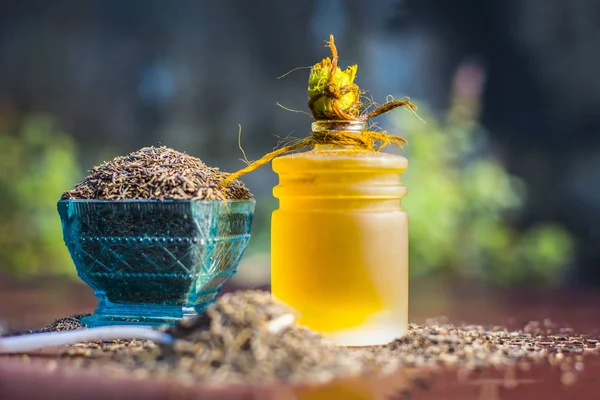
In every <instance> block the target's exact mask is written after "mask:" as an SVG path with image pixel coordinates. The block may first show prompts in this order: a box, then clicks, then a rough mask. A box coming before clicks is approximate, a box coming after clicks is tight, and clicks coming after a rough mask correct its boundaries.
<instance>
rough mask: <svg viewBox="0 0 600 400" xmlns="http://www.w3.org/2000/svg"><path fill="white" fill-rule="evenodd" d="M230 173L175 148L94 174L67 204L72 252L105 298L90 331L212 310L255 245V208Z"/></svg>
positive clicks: (145, 153)
mask: <svg viewBox="0 0 600 400" xmlns="http://www.w3.org/2000/svg"><path fill="white" fill-rule="evenodd" d="M226 176H227V174H226V173H224V172H221V171H219V170H218V169H216V168H211V167H208V166H206V165H205V164H204V163H203V162H202V161H200V160H199V159H197V158H194V157H191V156H189V155H187V154H185V153H180V152H177V151H174V150H172V149H169V148H166V147H158V148H155V147H147V148H143V149H141V150H139V151H137V152H134V153H131V154H129V155H127V156H125V157H117V158H115V159H114V160H112V161H109V162H105V163H103V164H102V165H100V166H97V167H95V168H93V169H92V170H91V171H90V174H89V175H88V176H87V177H86V178H85V179H84V180H83V181H81V182H80V183H78V184H77V185H76V186H75V187H74V188H73V189H72V190H70V191H67V192H65V193H64V194H63V196H62V198H61V200H60V201H59V202H58V211H59V214H60V217H61V220H62V225H63V236H64V239H65V243H66V245H67V247H68V249H69V251H70V253H71V257H72V259H73V261H74V263H75V266H76V268H77V272H78V274H79V276H80V278H81V279H82V280H84V281H85V282H86V283H87V284H88V285H90V286H91V287H92V288H93V289H94V292H95V294H96V297H97V298H98V307H97V309H96V311H95V313H94V315H92V316H90V317H86V318H84V320H83V323H84V324H86V325H88V326H99V325H111V324H124V323H127V324H143V325H163V324H170V323H173V322H175V321H177V320H179V319H181V318H182V317H184V316H189V315H195V314H197V313H199V312H201V311H202V310H203V309H204V308H206V306H208V305H209V304H211V303H212V302H213V301H214V300H215V298H216V296H217V295H218V293H219V292H220V290H221V287H222V285H223V283H224V282H226V281H227V280H228V279H229V278H231V277H232V276H233V275H234V274H235V272H236V268H237V265H238V264H239V261H240V258H241V256H242V254H243V251H244V249H245V247H246V244H247V243H248V240H249V238H250V228H251V224H252V216H253V212H254V204H255V202H254V200H252V195H251V193H250V192H249V191H248V189H246V187H245V186H244V185H243V184H242V183H241V182H239V181H233V182H231V183H230V184H228V185H227V186H226V187H221V186H220V185H219V183H220V182H221V181H222V180H223V179H225V177H226Z"/></svg>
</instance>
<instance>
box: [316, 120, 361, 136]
mask: <svg viewBox="0 0 600 400" xmlns="http://www.w3.org/2000/svg"><path fill="white" fill-rule="evenodd" d="M311 128H312V131H313V132H355V133H360V132H363V131H365V130H367V123H366V122H365V121H361V120H355V121H347V120H322V121H315V122H313V123H312V125H311Z"/></svg>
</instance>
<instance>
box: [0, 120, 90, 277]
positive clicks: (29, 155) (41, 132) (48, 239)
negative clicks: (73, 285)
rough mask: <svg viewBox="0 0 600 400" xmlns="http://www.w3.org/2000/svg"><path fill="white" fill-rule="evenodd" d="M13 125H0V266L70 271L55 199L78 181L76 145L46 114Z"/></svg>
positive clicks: (25, 271)
mask: <svg viewBox="0 0 600 400" xmlns="http://www.w3.org/2000/svg"><path fill="white" fill-rule="evenodd" d="M12 125H16V126H15V127H14V128H13V127H11V128H8V127H5V128H1V127H0V271H2V272H6V273H8V274H10V275H13V276H27V275H33V274H37V275H74V274H75V267H74V266H73V263H72V262H71V259H70V257H69V253H68V251H67V249H66V247H65V245H64V243H63V237H62V230H61V224H60V219H59V217H58V213H57V211H56V202H57V201H58V199H59V198H60V196H61V194H62V192H63V191H64V190H65V189H67V188H69V187H71V186H72V185H73V184H74V183H75V182H76V181H77V178H78V168H77V162H76V149H75V145H74V143H73V142H72V140H71V138H70V137H69V136H68V135H66V134H65V133H63V132H61V131H60V129H58V127H57V126H56V124H55V122H54V120H53V119H52V117H49V116H46V115H33V116H28V117H25V118H24V119H22V120H21V121H19V123H17V124H12ZM0 126H8V124H2V125H0Z"/></svg>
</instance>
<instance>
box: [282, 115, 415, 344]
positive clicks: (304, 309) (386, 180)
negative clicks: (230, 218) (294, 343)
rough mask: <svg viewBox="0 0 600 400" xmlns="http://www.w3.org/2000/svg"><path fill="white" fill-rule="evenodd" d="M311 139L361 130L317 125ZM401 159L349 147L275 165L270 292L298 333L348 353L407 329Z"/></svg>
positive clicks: (350, 124) (319, 149)
mask: <svg viewBox="0 0 600 400" xmlns="http://www.w3.org/2000/svg"><path fill="white" fill-rule="evenodd" d="M312 129H313V132H316V131H318V132H321V133H322V132H323V131H327V132H331V133H336V132H352V133H355V134H357V135H360V134H361V132H363V131H365V130H366V124H365V123H364V122H362V121H317V122H315V123H313V124H312ZM407 164H408V162H407V160H406V158H404V157H401V156H398V155H392V154H386V153H380V152H375V151H370V150H363V149H357V148H353V147H346V146H335V145H318V146H316V147H315V148H314V149H313V150H312V151H309V152H304V153H297V154H292V155H287V156H283V157H279V158H276V159H275V160H273V170H274V171H275V172H276V173H277V174H278V175H279V185H278V186H276V187H275V188H274V190H273V193H274V196H275V197H276V198H278V199H279V209H278V210H276V211H275V212H274V213H273V217H272V228H271V229H272V239H271V240H272V246H271V252H272V256H271V257H272V258H271V290H272V292H273V296H274V297H275V298H277V299H278V300H280V301H283V302H285V303H287V304H288V305H290V306H291V307H293V308H295V309H296V310H297V311H298V313H299V320H298V322H299V324H301V325H304V326H306V327H308V328H310V329H313V330H314V331H316V332H319V333H321V334H323V335H324V336H326V337H329V338H330V339H332V340H333V341H334V342H335V343H337V344H339V345H345V346H371V345H381V344H386V343H389V342H391V341H392V340H394V339H395V338H398V337H401V336H403V335H404V334H405V332H406V330H407V326H408V221H407V214H406V212H405V211H404V210H403V209H402V206H401V199H402V198H403V197H404V196H405V195H406V188H405V187H404V186H403V185H402V184H401V182H400V175H401V174H402V173H403V172H404V171H406V169H407Z"/></svg>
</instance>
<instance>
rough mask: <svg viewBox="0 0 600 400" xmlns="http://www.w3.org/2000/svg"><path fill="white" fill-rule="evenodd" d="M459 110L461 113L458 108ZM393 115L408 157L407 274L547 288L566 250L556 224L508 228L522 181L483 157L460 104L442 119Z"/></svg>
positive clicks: (485, 149)
mask: <svg viewBox="0 0 600 400" xmlns="http://www.w3.org/2000/svg"><path fill="white" fill-rule="evenodd" d="M465 111H466V112H465ZM398 114H402V113H396V114H395V115H394V117H392V118H394V119H393V121H394V125H395V127H394V131H395V133H400V134H401V135H403V136H405V137H406V138H407V139H408V141H409V145H408V146H406V147H405V150H404V152H403V153H404V154H405V155H406V157H407V158H408V160H409V168H408V171H407V172H406V173H405V174H404V175H403V181H404V184H405V185H406V186H407V187H408V191H409V195H408V196H407V197H406V199H404V200H403V205H404V207H405V209H406V210H407V212H408V214H409V218H410V227H409V236H410V271H411V275H412V276H413V277H421V276H427V275H433V274H449V275H459V276H469V277H475V278H479V279H484V280H487V281H491V282H493V283H496V284H501V285H511V284H535V285H550V284H554V283H557V282H558V281H559V280H560V279H561V278H562V269H563V268H565V267H566V266H567V264H568V262H569V261H570V259H571V257H572V254H573V240H572V238H571V236H570V235H569V233H567V232H566V231H565V230H564V229H563V228H561V227H560V226H557V225H553V224H540V225H537V226H534V227H532V228H530V229H528V230H526V231H524V232H522V231H519V230H517V229H515V228H514V227H513V224H512V222H513V221H514V220H515V219H516V217H518V213H519V210H520V209H521V208H522V206H523V203H524V201H525V200H526V190H525V186H524V184H523V183H522V182H521V181H520V180H519V179H517V178H516V177H514V176H511V175H510V174H509V173H508V172H507V171H506V169H505V168H504V166H503V165H502V164H501V162H500V161H499V160H498V159H497V158H495V157H494V156H493V155H492V154H490V151H489V150H490V149H489V146H488V143H487V135H486V132H485V131H484V129H483V128H482V127H481V126H480V125H479V124H478V123H477V121H476V120H474V118H472V117H470V114H472V113H470V112H469V110H464V109H461V107H460V105H458V106H457V107H455V108H454V109H452V110H450V112H449V114H448V115H447V117H446V119H445V121H443V122H442V121H440V120H436V118H435V117H434V116H433V115H432V114H431V113H430V112H428V111H427V109H424V108H423V107H420V108H419V115H420V116H421V117H422V118H423V119H424V120H425V121H426V123H422V122H421V121H419V120H417V119H416V118H410V117H407V116H406V115H398Z"/></svg>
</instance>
